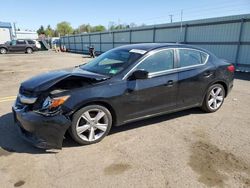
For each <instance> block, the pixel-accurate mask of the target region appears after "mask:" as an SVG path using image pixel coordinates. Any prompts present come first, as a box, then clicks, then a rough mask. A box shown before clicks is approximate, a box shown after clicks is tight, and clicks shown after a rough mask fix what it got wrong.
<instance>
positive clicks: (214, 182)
mask: <svg viewBox="0 0 250 188" xmlns="http://www.w3.org/2000/svg"><path fill="white" fill-rule="evenodd" d="M191 153H192V154H191V156H190V161H189V163H188V164H189V165H190V167H191V168H192V169H193V170H194V171H195V172H197V173H198V174H199V175H200V177H199V181H200V182H201V183H204V184H205V185H207V186H219V187H224V185H225V180H227V179H228V176H227V175H228V173H234V174H235V173H236V175H234V179H235V180H237V179H238V180H240V181H241V183H243V184H244V185H249V177H250V165H248V164H246V163H245V162H244V161H242V160H240V159H239V158H237V157H236V156H235V155H233V154H232V153H230V152H227V151H224V150H221V149H219V148H218V147H217V146H215V145H212V144H210V143H209V142H208V141H206V140H202V141H197V142H195V143H194V144H193V145H192V147H191ZM242 173H244V174H246V176H247V177H245V176H243V175H242Z"/></svg>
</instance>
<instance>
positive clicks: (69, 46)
mask: <svg viewBox="0 0 250 188" xmlns="http://www.w3.org/2000/svg"><path fill="white" fill-rule="evenodd" d="M67 38H68V45H69V50H70V41H69V35H68V36H67Z"/></svg>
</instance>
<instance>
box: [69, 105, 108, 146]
mask: <svg viewBox="0 0 250 188" xmlns="http://www.w3.org/2000/svg"><path fill="white" fill-rule="evenodd" d="M111 126H112V115H111V113H110V112H109V110H108V109H107V108H105V107H104V106H100V105H89V106H86V107H83V108H82V109H80V110H79V111H77V112H76V113H75V114H74V115H73V120H72V126H71V128H70V131H69V132H70V134H71V137H72V138H73V139H74V140H75V141H76V142H78V143H79V144H81V145H89V144H94V143H97V142H100V141H101V140H102V139H103V138H104V137H105V136H106V135H107V134H108V133H109V131H110V128H111Z"/></svg>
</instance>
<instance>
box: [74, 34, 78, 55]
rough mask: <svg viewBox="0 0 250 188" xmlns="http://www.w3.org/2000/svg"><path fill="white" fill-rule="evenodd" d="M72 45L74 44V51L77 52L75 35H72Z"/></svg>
mask: <svg viewBox="0 0 250 188" xmlns="http://www.w3.org/2000/svg"><path fill="white" fill-rule="evenodd" d="M74 46H75V49H74V50H75V52H77V49H76V36H75V35H74Z"/></svg>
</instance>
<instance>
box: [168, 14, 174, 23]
mask: <svg viewBox="0 0 250 188" xmlns="http://www.w3.org/2000/svg"><path fill="white" fill-rule="evenodd" d="M173 16H174V15H173V14H170V15H169V17H170V23H173Z"/></svg>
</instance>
